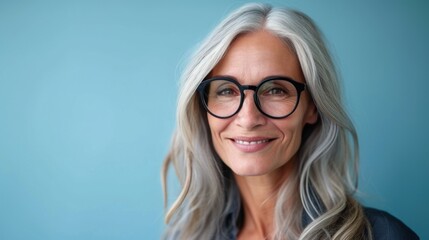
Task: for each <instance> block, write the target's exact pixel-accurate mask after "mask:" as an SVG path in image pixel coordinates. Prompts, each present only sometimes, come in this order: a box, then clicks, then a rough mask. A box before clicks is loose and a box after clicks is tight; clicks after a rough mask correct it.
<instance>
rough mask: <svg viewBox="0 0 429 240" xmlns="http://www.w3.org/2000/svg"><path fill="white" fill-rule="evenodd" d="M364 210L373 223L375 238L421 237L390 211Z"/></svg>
mask: <svg viewBox="0 0 429 240" xmlns="http://www.w3.org/2000/svg"><path fill="white" fill-rule="evenodd" d="M364 211H365V215H366V217H367V218H368V220H369V222H370V224H371V227H372V233H373V236H374V240H388V239H389V240H402V239H407V240H414V239H420V238H419V237H418V236H417V234H416V233H415V232H414V231H413V230H411V229H410V228H409V227H408V226H406V225H405V224H404V223H403V222H402V221H401V220H399V219H398V218H396V217H394V216H392V215H391V214H389V213H388V212H385V211H381V210H378V209H375V208H364Z"/></svg>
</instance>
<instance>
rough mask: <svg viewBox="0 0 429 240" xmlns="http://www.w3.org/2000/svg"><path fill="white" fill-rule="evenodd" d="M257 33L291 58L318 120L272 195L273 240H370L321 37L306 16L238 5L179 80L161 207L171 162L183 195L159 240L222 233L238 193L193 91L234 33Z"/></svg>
mask: <svg viewBox="0 0 429 240" xmlns="http://www.w3.org/2000/svg"><path fill="white" fill-rule="evenodd" d="M261 29H264V30H267V31H269V32H271V33H272V34H274V35H276V36H278V37H279V38H281V39H283V40H284V41H285V43H287V44H288V46H289V47H290V48H291V49H292V50H293V51H294V52H295V54H296V56H297V57H298V59H299V62H300V65H301V68H302V72H303V74H304V77H305V80H306V83H307V86H308V89H309V92H310V95H311V97H312V100H313V102H314V104H315V106H316V108H317V110H318V114H319V119H318V121H317V123H316V124H314V125H311V126H307V127H306V129H304V137H303V142H302V144H301V147H300V150H299V159H300V160H299V164H300V165H299V169H297V171H296V173H295V176H294V178H293V179H292V180H291V181H287V182H285V183H284V185H283V186H282V187H281V189H280V191H279V193H278V195H277V203H276V209H275V223H276V230H275V233H274V238H275V239H355V238H359V239H363V238H370V237H371V234H368V233H370V232H371V230H370V228H369V225H368V222H367V220H366V218H365V216H364V213H363V210H362V207H361V206H360V204H359V203H358V202H357V201H356V200H354V199H353V194H354V192H355V191H356V188H357V169H358V141H357V134H356V130H355V128H354V126H353V124H352V122H351V120H350V118H349V117H348V115H347V113H346V112H345V110H344V107H343V104H342V100H341V92H340V86H339V82H338V77H337V73H336V70H335V67H334V64H333V62H332V59H331V57H330V54H329V52H328V50H327V48H326V46H325V43H324V40H323V36H322V34H321V33H320V31H319V30H318V28H317V26H316V25H315V24H314V23H313V21H312V20H311V19H310V18H309V17H308V16H306V15H305V14H303V13H301V12H298V11H296V10H290V9H283V8H271V7H270V6H268V5H262V4H248V5H245V6H243V7H241V8H239V9H238V10H236V11H235V12H233V13H231V14H230V15H229V16H228V17H227V18H226V19H225V20H223V21H222V22H221V23H220V24H219V25H218V26H217V27H216V28H215V29H214V31H213V32H212V33H211V34H210V35H209V36H208V37H207V39H206V40H205V41H204V42H203V43H202V44H201V45H200V47H199V49H198V50H197V51H196V53H195V55H194V56H193V57H192V59H191V61H190V63H189V64H188V66H187V68H186V69H185V71H184V73H183V75H182V78H181V88H180V89H181V90H180V94H179V98H178V106H177V129H176V132H175V134H174V136H173V142H172V146H171V149H170V152H169V154H168V156H167V157H166V159H165V162H164V166H163V173H162V175H163V187H164V194H165V201H166V202H167V190H166V189H167V186H166V178H167V172H168V168H169V165H170V164H171V163H172V164H173V165H174V167H175V169H176V174H177V176H178V179H179V181H180V183H181V184H182V192H181V193H180V195H179V197H178V198H177V199H176V201H175V202H174V203H173V205H172V206H171V208H170V210H169V211H168V212H167V214H166V221H167V223H169V225H168V228H167V231H166V234H165V236H166V238H173V235H174V238H175V239H218V238H222V237H221V236H222V234H225V233H223V232H222V230H223V229H221V228H220V226H223V222H224V221H225V218H226V213H227V212H228V211H230V210H231V209H229V208H231V207H232V202H233V201H234V199H232V197H231V194H230V193H231V192H234V191H237V190H236V188H237V187H236V186H235V183H234V181H233V179H230V178H229V177H228V171H229V170H228V169H226V167H225V166H224V165H223V163H222V162H221V161H220V160H219V158H218V157H217V154H216V152H215V151H214V149H213V146H212V143H211V138H210V133H209V130H208V129H209V128H208V123H207V117H206V112H205V111H204V110H203V109H202V107H201V105H200V102H199V98H198V96H197V94H196V89H197V87H198V85H199V84H200V83H201V81H202V80H203V79H204V78H205V77H206V76H207V75H208V74H209V73H210V71H211V70H212V69H213V68H214V67H215V66H216V64H217V63H218V62H219V61H220V60H221V59H222V57H223V56H224V54H225V53H226V51H227V50H228V47H229V46H230V44H231V42H232V41H233V40H234V39H235V38H236V37H237V36H238V35H240V34H243V33H246V32H252V31H258V30H261ZM297 189H299V194H297V193H296V190H297ZM232 196H236V195H234V194H232ZM291 196H296V197H292V198H291ZM287 201H288V204H285V203H286V202H287ZM303 211H305V213H306V214H307V215H308V216H309V217H310V219H311V220H312V221H311V223H310V224H309V225H308V226H306V227H304V226H302V213H303Z"/></svg>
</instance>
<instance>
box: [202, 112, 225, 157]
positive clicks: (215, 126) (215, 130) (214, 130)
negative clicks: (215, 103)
mask: <svg viewBox="0 0 429 240" xmlns="http://www.w3.org/2000/svg"><path fill="white" fill-rule="evenodd" d="M207 120H208V124H209V128H210V133H211V138H212V141H213V145H214V147H215V150H216V151H217V152H219V148H220V144H221V137H220V135H221V133H222V131H223V130H224V129H225V128H226V127H227V126H228V121H227V120H224V119H218V118H215V117H213V116H211V115H210V114H208V115H207Z"/></svg>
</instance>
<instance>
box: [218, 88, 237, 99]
mask: <svg viewBox="0 0 429 240" xmlns="http://www.w3.org/2000/svg"><path fill="white" fill-rule="evenodd" d="M217 95H218V96H225V97H226V96H234V95H236V91H234V89H232V88H224V89H220V90H219V91H217Z"/></svg>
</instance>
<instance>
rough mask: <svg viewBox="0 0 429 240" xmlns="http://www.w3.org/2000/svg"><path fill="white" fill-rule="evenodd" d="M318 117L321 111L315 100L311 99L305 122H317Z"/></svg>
mask: <svg viewBox="0 0 429 240" xmlns="http://www.w3.org/2000/svg"><path fill="white" fill-rule="evenodd" d="M318 118H319V113H318V111H317V108H316V105H314V102H313V101H311V102H310V103H309V104H308V108H307V112H306V114H305V123H307V124H315V123H316V122H317V119H318Z"/></svg>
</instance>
